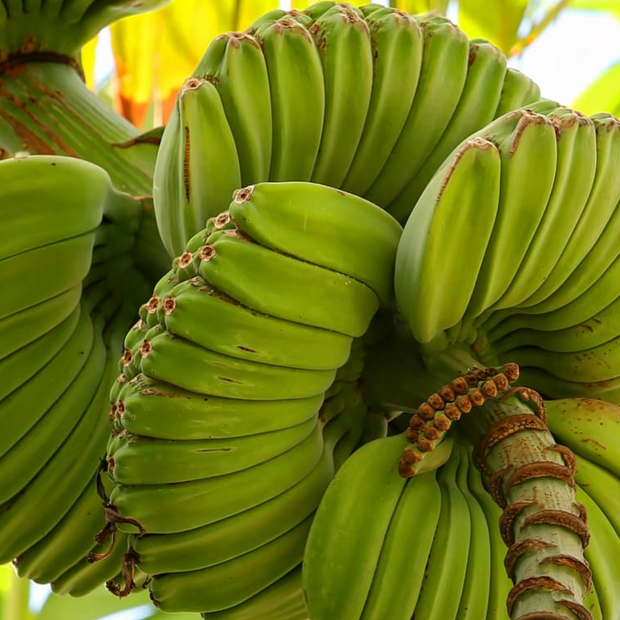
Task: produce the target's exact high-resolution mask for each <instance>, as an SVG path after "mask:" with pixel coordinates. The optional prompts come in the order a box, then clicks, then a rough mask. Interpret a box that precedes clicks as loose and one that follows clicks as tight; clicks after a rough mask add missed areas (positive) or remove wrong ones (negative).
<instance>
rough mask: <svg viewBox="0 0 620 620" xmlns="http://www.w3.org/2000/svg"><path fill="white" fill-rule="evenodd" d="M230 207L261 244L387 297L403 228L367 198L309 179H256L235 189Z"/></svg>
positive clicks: (241, 225)
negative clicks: (283, 180)
mask: <svg viewBox="0 0 620 620" xmlns="http://www.w3.org/2000/svg"><path fill="white" fill-rule="evenodd" d="M229 213H230V217H231V219H232V220H233V221H234V223H235V224H236V226H237V228H238V229H239V230H241V232H242V233H244V234H246V235H248V236H249V237H251V238H252V239H254V240H255V241H257V242H258V243H260V244H261V245H263V246H265V247H268V248H270V249H272V250H276V251H278V252H281V253H282V254H286V255H289V256H293V257H295V258H298V259H300V260H303V261H306V262H309V263H313V264H315V265H319V266H321V267H325V268H327V269H331V270H333V271H337V272H339V273H343V274H347V275H349V276H352V277H353V278H356V279H357V280H359V281H361V282H363V283H364V284H366V285H367V286H369V287H370V288H371V289H372V290H373V291H375V293H376V294H377V295H378V296H379V297H380V298H381V301H382V303H383V304H384V305H386V306H388V305H389V304H390V303H391V301H392V297H393V284H392V278H391V277H389V276H391V273H392V271H393V268H394V257H395V254H396V248H397V246H398V241H399V239H400V235H401V232H402V229H401V227H400V225H399V224H398V223H397V222H396V221H395V220H394V219H393V218H392V217H390V216H389V215H388V214H387V213H385V211H383V210H382V209H380V208H379V207H377V206H375V205H373V204H372V203H369V202H368V201H366V200H364V199H362V198H359V197H357V196H354V195H352V194H345V193H344V192H342V191H341V190H337V189H334V188H332V187H326V186H324V185H317V184H313V183H299V182H297V183H295V182H289V183H259V184H257V185H254V186H252V187H248V188H245V189H241V190H239V191H237V192H236V193H235V196H234V199H233V201H232V203H231V205H230V207H229ZM370 239H372V251H370V252H369V251H368V242H369V240H370ZM388 274H389V275H388Z"/></svg>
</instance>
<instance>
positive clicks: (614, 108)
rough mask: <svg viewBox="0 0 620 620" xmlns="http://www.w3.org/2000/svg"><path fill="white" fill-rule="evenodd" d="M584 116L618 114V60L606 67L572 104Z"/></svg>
mask: <svg viewBox="0 0 620 620" xmlns="http://www.w3.org/2000/svg"><path fill="white" fill-rule="evenodd" d="M573 106H574V107H575V108H577V109H578V110H581V111H582V112H584V113H585V114H588V115H591V114H596V113H597V112H603V111H604V112H609V113H611V114H613V115H614V116H618V115H619V114H620V60H619V61H617V62H616V63H614V64H613V65H611V66H610V67H608V68H607V69H606V70H605V72H604V73H603V74H602V75H601V76H600V77H598V78H597V79H596V80H595V81H594V82H593V83H592V84H591V85H590V86H589V87H588V88H587V89H586V90H585V91H584V92H583V93H581V95H579V97H578V99H577V100H576V101H575V102H574V103H573Z"/></svg>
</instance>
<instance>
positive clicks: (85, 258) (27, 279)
mask: <svg viewBox="0 0 620 620" xmlns="http://www.w3.org/2000/svg"><path fill="white" fill-rule="evenodd" d="M94 239H95V235H94V233H93V232H87V233H84V234H82V235H79V236H77V237H72V238H70V239H64V240H62V241H58V242H56V243H52V244H50V245H45V246H42V247H40V248H36V249H34V250H26V251H24V252H21V253H20V254H14V255H13V256H10V257H8V258H4V259H2V260H0V283H2V291H3V294H2V299H1V300H0V319H4V318H5V317H7V316H10V315H12V314H14V313H16V312H21V311H22V310H25V309H27V308H30V307H32V306H35V305H37V304H40V303H41V302H43V301H46V300H48V299H51V298H52V297H56V296H57V295H59V294H60V293H64V292H65V291H67V290H69V289H70V288H73V287H74V286H76V285H78V284H79V283H80V282H81V281H82V280H83V278H84V277H85V276H86V274H87V273H88V270H89V269H90V261H91V255H92V250H93V244H94Z"/></svg>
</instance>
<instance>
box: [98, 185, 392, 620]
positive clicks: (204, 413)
mask: <svg viewBox="0 0 620 620" xmlns="http://www.w3.org/2000/svg"><path fill="white" fill-rule="evenodd" d="M400 234H401V227H400V225H399V224H398V222H397V221H396V220H394V219H393V218H392V217H391V216H390V215H389V214H387V213H386V212H385V211H383V210H382V209H380V208H379V207H377V206H375V205H373V204H371V203H369V202H367V201H365V200H363V199H361V198H358V197H356V196H353V195H350V194H345V193H344V192H342V191H340V190H336V189H333V188H330V187H327V186H322V185H317V184H310V183H302V182H288V183H260V184H257V185H254V186H250V187H247V188H244V189H241V190H239V191H237V192H236V194H235V197H234V200H233V202H232V203H231V204H230V207H229V210H228V211H227V212H225V213H222V214H220V215H219V216H217V217H216V218H213V219H212V220H210V221H209V224H208V226H207V228H206V229H205V230H204V231H201V232H199V233H198V234H197V235H195V236H194V237H193V238H192V239H190V241H189V242H188V244H187V246H186V249H185V251H184V252H183V253H182V254H181V255H180V256H179V257H177V258H176V259H175V260H174V262H173V270H172V271H171V272H170V273H169V274H167V275H166V276H165V277H164V278H162V280H161V281H160V282H159V283H158V284H157V286H156V287H155V290H154V293H153V295H152V296H151V298H150V299H149V300H148V302H147V303H145V304H144V305H143V306H142V308H141V311H140V315H141V318H140V320H139V321H138V323H137V324H136V325H135V326H134V328H133V329H132V330H130V332H129V333H128V334H127V337H126V340H125V354H124V355H123V358H122V360H121V374H120V376H119V377H118V379H117V381H116V382H115V384H114V386H113V388H112V393H111V400H112V410H111V417H112V420H113V433H112V436H111V438H110V440H109V444H108V450H107V457H106V469H107V475H108V477H109V479H110V481H111V482H112V483H113V489H112V490H111V492H110V493H109V500H108V504H107V508H106V514H107V518H108V521H109V523H110V524H111V527H110V528H108V529H109V530H110V531H111V530H114V529H117V530H120V531H121V532H124V533H126V534H129V537H130V549H129V551H128V553H126V554H125V557H124V561H123V562H124V570H125V572H126V573H127V574H128V575H129V577H128V580H127V583H126V584H125V585H123V584H118V583H111V584H110V588H111V589H113V590H115V591H116V592H117V593H118V594H121V595H122V594H125V593H128V592H129V591H130V590H131V585H132V584H131V580H132V578H133V577H132V573H133V572H134V571H140V572H142V573H146V574H147V575H148V576H149V577H150V580H149V588H150V591H151V597H152V599H153V601H154V602H155V604H156V605H158V606H159V607H161V608H162V609H163V610H165V611H197V612H205V613H207V614H208V615H207V617H211V615H210V614H211V613H213V614H216V612H217V613H224V610H230V611H228V612H226V613H228V614H233V615H230V616H228V615H226V616H222V617H231V618H232V617H245V616H243V614H246V613H250V612H249V611H244V610H247V609H249V610H252V609H254V610H256V609H260V608H263V609H270V607H269V606H270V605H271V606H273V605H275V606H276V607H277V605H281V604H283V599H282V595H281V594H277V595H274V594H272V593H273V592H274V591H276V592H280V590H281V589H283V590H284V591H286V592H289V594H288V595H286V596H285V597H284V600H290V606H291V609H293V610H302V611H301V612H300V613H303V604H302V601H301V598H300V596H301V595H300V592H301V590H300V585H299V576H298V572H299V569H298V567H299V564H300V563H301V560H302V556H303V550H304V546H305V540H306V536H307V533H308V530H309V527H310V523H311V521H312V516H313V513H314V511H315V510H316V508H317V506H318V504H319V502H320V499H321V497H322V494H323V492H324V491H325V489H326V488H327V485H328V483H329V481H330V479H331V478H332V476H333V472H334V471H335V470H336V469H338V468H339V467H340V465H341V464H342V463H343V462H344V461H345V459H346V458H347V457H348V456H349V454H350V453H351V452H352V451H353V450H354V449H356V447H357V446H358V445H360V444H361V443H363V442H365V441H367V440H369V439H373V438H376V437H381V436H383V435H384V434H385V433H386V431H387V421H386V420H385V418H383V417H382V416H379V415H378V414H374V413H369V412H368V411H367V407H366V404H365V403H364V401H363V399H362V397H361V394H360V390H359V386H358V379H359V376H360V373H361V370H362V367H363V361H364V353H365V342H364V338H363V337H364V335H365V334H366V332H367V331H368V328H369V325H370V323H371V320H372V319H373V316H374V315H375V314H376V313H377V310H378V309H379V308H380V305H381V300H384V303H388V302H389V300H390V299H391V298H392V291H391V287H392V278H391V274H392V273H393V264H394V260H395V255H396V247H397V244H398V240H399V238H400ZM371 331H372V330H371ZM269 601H271V602H269ZM285 607H286V605H285ZM274 609H275V608H274ZM272 611H273V610H272ZM252 613H255V612H252ZM274 613H275V612H274ZM281 613H285V612H284V611H282V612H281ZM287 613H288V612H287ZM264 614H265V615H264V616H263V617H273V616H269V615H268V614H267V612H266V611H265V612H264ZM214 617H220V616H219V615H217V614H216V615H214ZM251 617H254V616H251Z"/></svg>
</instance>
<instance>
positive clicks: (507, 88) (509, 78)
mask: <svg viewBox="0 0 620 620" xmlns="http://www.w3.org/2000/svg"><path fill="white" fill-rule="evenodd" d="M539 99H540V88H539V87H538V84H536V83H535V82H533V81H532V80H531V79H530V78H529V77H527V75H525V74H524V73H521V71H519V70H517V69H513V68H512V67H508V69H507V70H506V76H505V78H504V84H503V86H502V92H501V95H500V98H499V103H498V105H497V110H496V111H495V116H496V117H499V116H503V115H504V114H507V113H508V112H511V111H512V110H516V109H517V108H523V107H525V105H526V104H528V103H532V102H534V101H538V100H539Z"/></svg>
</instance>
